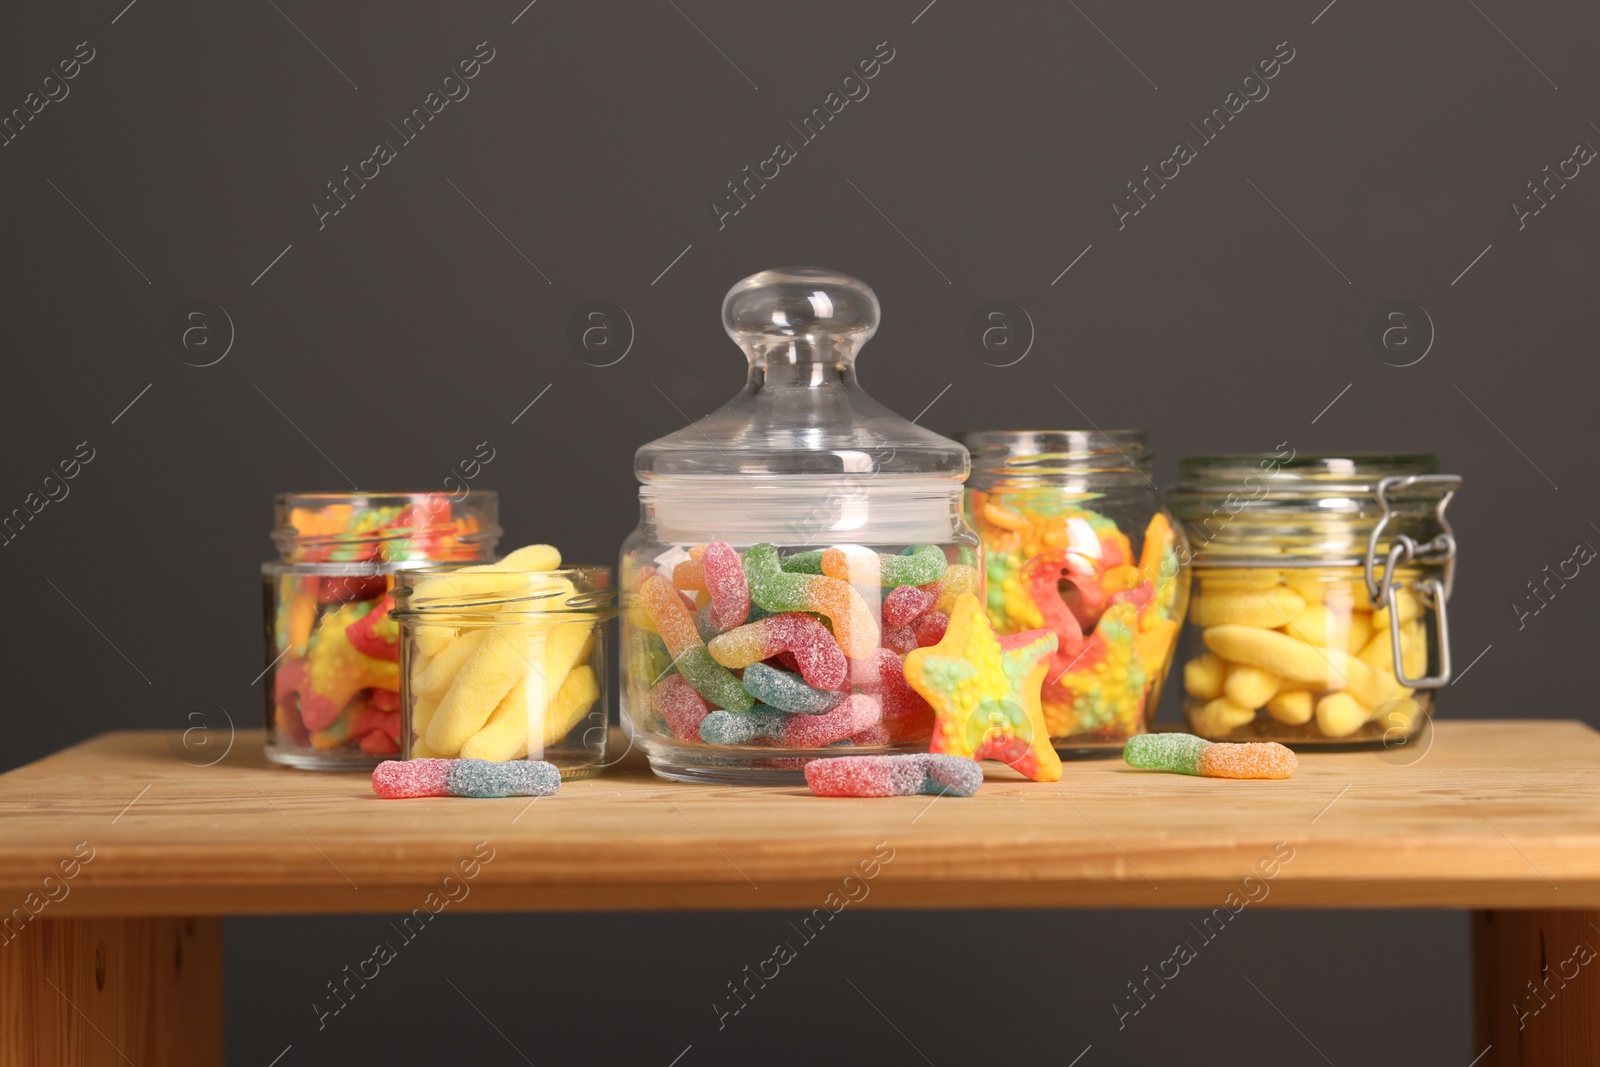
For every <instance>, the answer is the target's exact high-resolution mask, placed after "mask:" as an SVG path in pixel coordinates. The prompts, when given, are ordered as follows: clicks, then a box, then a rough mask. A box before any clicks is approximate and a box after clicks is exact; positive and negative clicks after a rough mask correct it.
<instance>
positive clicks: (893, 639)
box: [883, 626, 917, 656]
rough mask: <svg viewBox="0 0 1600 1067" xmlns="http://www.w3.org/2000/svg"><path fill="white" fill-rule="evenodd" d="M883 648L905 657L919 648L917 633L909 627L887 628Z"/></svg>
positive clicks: (884, 630) (885, 628) (884, 629)
mask: <svg viewBox="0 0 1600 1067" xmlns="http://www.w3.org/2000/svg"><path fill="white" fill-rule="evenodd" d="M883 647H884V648H887V649H889V650H890V651H891V652H897V653H899V654H900V655H902V656H903V655H905V654H906V653H907V652H911V651H914V650H915V649H916V648H917V632H916V631H915V630H913V629H912V628H911V627H909V626H885V627H884V628H883Z"/></svg>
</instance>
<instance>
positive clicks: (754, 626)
mask: <svg viewBox="0 0 1600 1067" xmlns="http://www.w3.org/2000/svg"><path fill="white" fill-rule="evenodd" d="M820 580H822V581H831V580H832V579H820ZM845 588H846V589H849V586H846V587H845ZM851 592H852V593H853V592H854V590H851ZM669 647H670V643H669ZM706 648H707V650H708V651H709V652H710V653H711V658H712V659H714V660H716V661H717V662H718V663H720V664H721V665H722V666H724V667H728V668H731V669H734V670H738V669H741V668H744V667H748V666H750V665H751V664H752V663H755V662H757V661H758V660H764V659H771V658H772V657H773V656H776V655H778V654H779V653H782V652H788V653H790V654H791V655H793V656H794V658H795V662H796V663H797V664H798V665H799V669H800V673H801V675H803V676H804V677H805V680H806V682H807V683H808V684H810V685H814V686H816V687H817V688H818V689H839V688H842V687H843V685H844V681H845V678H846V677H847V675H848V673H849V669H850V668H849V664H848V663H847V662H846V661H845V654H844V652H843V651H841V650H840V647H839V645H838V644H836V643H835V642H834V639H833V635H832V634H830V633H829V632H828V628H827V627H826V626H824V625H823V624H822V623H820V622H818V621H817V620H816V619H814V618H812V617H811V616H810V615H806V614H804V613H802V612H799V611H788V612H784V613H783V614H781V615H771V616H768V617H767V618H765V619H761V620H759V621H757V622H750V623H745V624H744V625H743V626H736V627H734V628H733V629H732V630H729V631H728V632H727V633H725V634H721V635H720V636H718V637H714V638H712V639H711V641H710V642H708V643H707V645H706Z"/></svg>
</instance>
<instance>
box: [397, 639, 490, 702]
mask: <svg viewBox="0 0 1600 1067" xmlns="http://www.w3.org/2000/svg"><path fill="white" fill-rule="evenodd" d="M487 632H488V631H487V630H484V629H482V628H481V627H480V628H474V629H471V630H468V631H467V632H466V633H464V634H462V635H461V636H460V637H457V638H456V639H454V640H453V641H451V642H450V643H449V644H447V645H445V646H444V648H442V649H440V650H439V652H438V654H437V655H435V656H434V657H433V658H432V659H431V660H429V661H428V665H427V666H426V667H424V668H423V669H422V671H421V672H420V673H413V674H412V676H411V688H412V690H413V691H414V692H415V694H416V695H417V696H419V697H433V698H434V699H435V700H437V699H438V698H439V697H442V696H444V694H445V691H446V690H447V689H449V688H450V683H451V682H453V681H455V680H456V674H457V672H459V671H460V670H461V667H462V664H464V663H466V662H467V660H468V659H469V658H470V657H471V656H472V654H473V653H474V652H476V651H477V650H478V645H479V643H480V642H482V641H483V635H484V634H485V633H487Z"/></svg>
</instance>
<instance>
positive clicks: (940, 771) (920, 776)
mask: <svg viewBox="0 0 1600 1067" xmlns="http://www.w3.org/2000/svg"><path fill="white" fill-rule="evenodd" d="M805 772H806V785H808V786H810V787H811V792H813V793H814V794H816V795H817V796H819V797H904V796H913V795H915V794H917V793H932V794H935V795H938V796H944V795H946V794H948V795H950V796H958V797H970V796H972V795H973V794H974V793H976V792H977V791H978V787H979V786H981V785H982V784H983V769H982V768H981V767H980V766H979V765H978V764H977V762H976V761H974V760H970V759H967V758H966V757H964V756H950V755H943V754H930V753H912V754H910V755H905V756H840V757H837V758H832V759H819V760H812V761H811V762H810V763H808V764H806V768H805Z"/></svg>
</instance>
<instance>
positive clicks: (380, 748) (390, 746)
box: [361, 730, 400, 756]
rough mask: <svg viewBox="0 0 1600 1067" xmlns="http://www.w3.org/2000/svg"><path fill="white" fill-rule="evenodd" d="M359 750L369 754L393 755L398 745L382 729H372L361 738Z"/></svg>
mask: <svg viewBox="0 0 1600 1067" xmlns="http://www.w3.org/2000/svg"><path fill="white" fill-rule="evenodd" d="M361 751H363V752H365V753H366V754H367V755H369V756H393V755H394V754H395V753H397V752H399V751H400V745H399V742H397V741H395V739H394V738H392V737H390V736H389V735H388V734H386V733H384V732H383V731H382V730H374V731H372V733H370V734H367V735H366V736H365V737H363V738H362V739H361Z"/></svg>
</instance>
